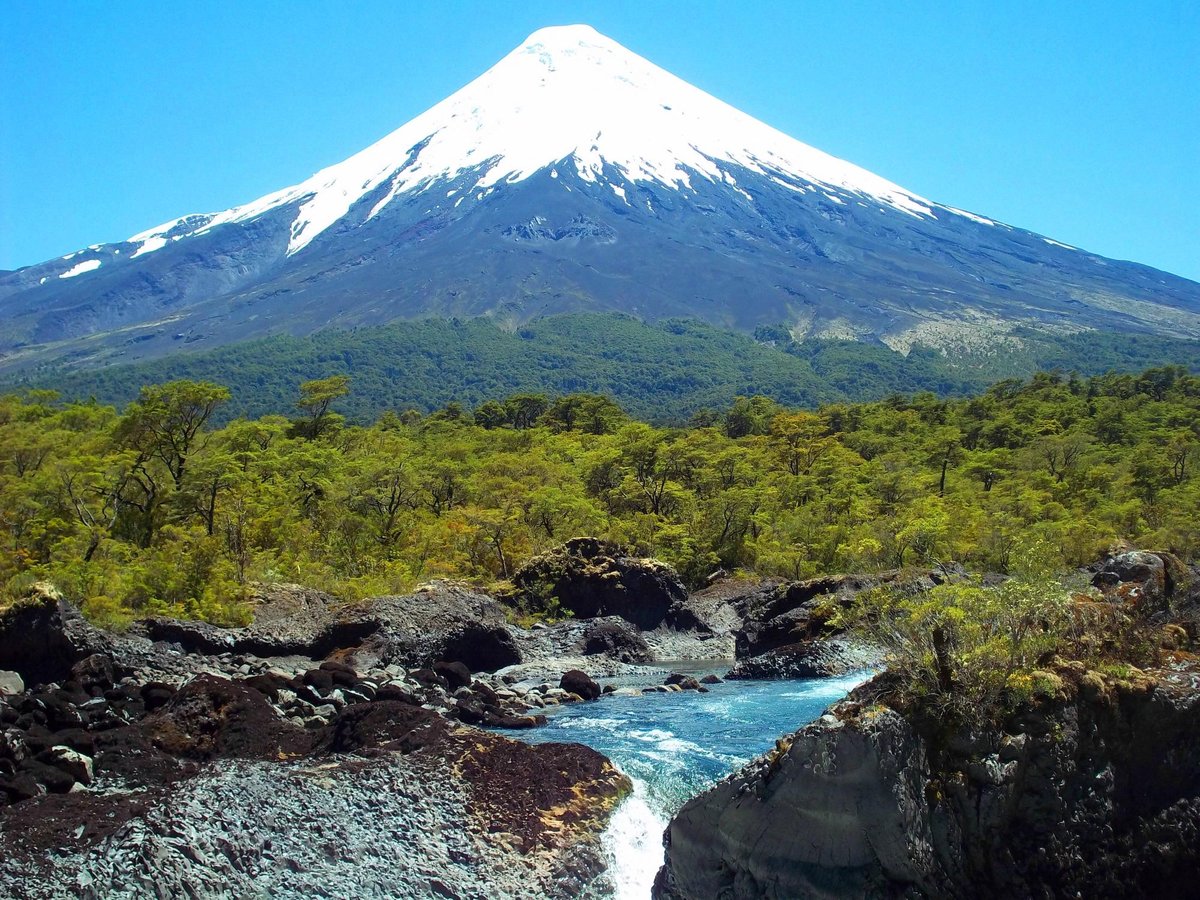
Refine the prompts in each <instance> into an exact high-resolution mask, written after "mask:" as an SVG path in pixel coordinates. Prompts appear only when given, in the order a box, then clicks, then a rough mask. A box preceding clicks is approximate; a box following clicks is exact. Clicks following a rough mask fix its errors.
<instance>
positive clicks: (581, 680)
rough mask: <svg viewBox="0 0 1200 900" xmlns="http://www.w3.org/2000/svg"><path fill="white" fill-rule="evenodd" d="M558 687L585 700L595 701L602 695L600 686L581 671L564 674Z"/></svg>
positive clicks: (573, 670) (574, 670)
mask: <svg viewBox="0 0 1200 900" xmlns="http://www.w3.org/2000/svg"><path fill="white" fill-rule="evenodd" d="M558 686H559V687H560V688H562V689H563V690H564V691H566V692H567V693H568V694H575V695H577V696H579V697H582V698H583V699H584V700H595V699H597V698H598V697H599V696H600V694H601V690H600V685H598V684H596V682H595V681H593V680H592V678H591V676H589V675H588V674H587V673H586V672H581V671H580V670H579V669H571V670H570V671H568V672H563V676H562V678H561V679H560V680H559V682H558Z"/></svg>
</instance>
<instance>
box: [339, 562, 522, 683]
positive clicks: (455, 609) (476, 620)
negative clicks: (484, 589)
mask: <svg viewBox="0 0 1200 900" xmlns="http://www.w3.org/2000/svg"><path fill="white" fill-rule="evenodd" d="M362 607H363V609H364V612H365V613H366V614H369V615H370V616H372V617H374V618H376V619H378V621H379V622H380V626H379V628H378V629H377V630H376V631H375V632H374V633H372V634H371V635H370V636H369V637H368V638H367V639H365V640H363V641H362V642H361V644H359V645H358V646H357V648H355V649H354V650H353V651H352V652H349V653H347V654H345V656H346V657H347V659H348V660H350V661H352V662H355V663H356V665H357V667H358V668H360V669H362V668H369V667H371V666H378V665H402V666H407V667H409V668H417V667H423V666H432V665H433V664H434V663H435V662H439V661H442V662H460V663H462V664H463V665H465V666H466V667H467V668H468V669H470V670H471V671H472V672H495V671H496V670H497V669H502V668H504V667H505V666H511V665H515V664H517V663H519V662H521V651H520V649H519V648H518V647H517V644H516V641H515V640H514V639H513V636H512V634H511V633H510V632H509V629H508V622H507V618H506V617H505V615H504V608H503V607H502V606H501V605H500V604H499V603H497V602H496V601H495V600H493V599H492V598H491V597H488V596H485V595H484V594H479V593H476V592H474V591H471V590H469V589H467V588H464V587H460V586H458V585H454V584H446V583H441V582H438V583H434V584H430V585H425V586H422V587H420V588H418V589H417V590H416V591H415V592H414V593H412V594H410V595H408V596H403V597H376V598H374V599H371V600H369V601H364V603H363V604H362Z"/></svg>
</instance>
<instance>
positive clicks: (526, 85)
mask: <svg viewBox="0 0 1200 900" xmlns="http://www.w3.org/2000/svg"><path fill="white" fill-rule="evenodd" d="M567 160H569V161H571V162H572V163H573V164H574V168H575V171H576V173H577V174H578V175H579V177H580V178H582V179H584V180H586V181H593V182H594V181H603V180H606V175H605V168H606V167H613V168H615V169H616V170H618V171H619V172H620V173H621V175H622V176H623V177H624V178H625V179H628V180H629V181H631V182H635V183H637V182H654V183H657V184H659V185H662V186H664V187H672V188H679V189H687V188H690V187H691V186H692V179H693V178H695V177H700V178H706V179H708V180H710V181H713V182H719V183H725V184H729V185H733V186H735V187H736V181H735V179H734V178H733V177H732V175H730V173H729V170H728V169H727V168H725V169H723V168H722V167H721V165H720V164H721V163H731V164H733V165H736V166H742V167H744V168H746V169H747V170H749V171H752V172H755V173H758V174H761V175H765V176H767V177H768V178H771V179H772V180H773V181H775V183H777V184H779V185H781V186H783V187H785V188H787V189H789V190H794V191H804V190H808V189H810V188H809V187H805V186H803V185H812V186H813V187H815V188H818V189H819V187H820V186H822V185H824V186H829V187H835V188H842V189H846V190H850V191H854V192H857V193H861V194H864V195H867V196H869V197H871V198H872V199H873V200H877V201H881V202H884V203H888V204H890V205H892V206H894V207H896V208H898V209H902V210H906V211H909V212H913V213H921V214H924V215H930V214H931V212H932V211H931V206H932V204H930V203H929V201H927V200H923V199H921V198H920V197H917V196H916V195H914V194H911V193H909V192H908V191H905V190H904V189H903V188H901V187H899V186H898V185H895V184H892V183H891V182H889V181H885V180H884V179H882V178H880V177H879V176H877V175H873V174H871V173H870V172H868V171H866V170H865V169H861V168H859V167H858V166H855V165H852V164H850V163H847V162H844V161H843V160H840V159H837V158H835V157H832V156H830V155H829V154H827V153H822V152H821V151H820V150H817V149H815V148H813V147H809V146H808V145H807V144H802V143H801V142H800V141H797V140H795V139H794V138H790V137H788V136H787V135H786V134H783V133H782V132H779V131H776V130H775V129H774V128H771V127H770V126H768V125H764V124H763V123H762V122H760V121H758V120H757V119H754V118H752V117H750V116H748V115H746V114H745V113H743V112H740V111H738V110H736V109H734V108H733V107H732V106H729V105H728V104H726V103H723V102H721V101H720V100H718V99H716V98H715V97H713V96H711V95H709V94H706V93H705V92H704V91H701V90H699V89H698V88H695V87H693V86H692V85H690V84H688V83H687V82H686V81H682V80H680V79H678V78H676V77H675V76H674V75H672V74H671V73H670V72H667V71H665V70H663V69H660V68H659V67H658V66H656V65H654V64H653V63H651V62H649V61H647V60H645V59H643V58H642V57H640V56H638V55H636V54H634V53H631V52H630V51H628V50H626V49H625V48H624V47H622V46H621V45H620V44H618V43H616V42H615V41H612V40H610V39H608V38H606V37H604V36H603V35H602V34H600V33H599V32H597V31H596V30H595V29H594V28H591V27H590V26H587V25H569V26H562V27H557V28H543V29H541V30H540V31H535V32H534V33H533V34H532V35H530V36H529V38H528V40H526V41H525V43H523V44H522V45H521V46H520V47H518V48H517V49H516V50H514V51H513V52H512V53H510V54H509V55H508V56H506V57H504V59H502V60H501V61H500V62H499V63H497V64H496V65H495V66H493V67H492V68H491V69H489V70H488V71H487V72H485V73H484V74H483V75H481V76H480V77H479V78H477V79H475V81H473V82H471V83H470V84H468V85H467V86H466V87H464V88H463V89H462V90H460V91H458V92H457V93H455V94H453V95H451V96H450V97H449V98H447V99H446V100H443V101H442V102H441V103H439V104H438V105H437V106H435V107H433V108H432V109H430V110H428V111H427V112H425V113H423V114H421V115H419V116H417V117H416V118H415V119H413V120H412V121H410V122H409V123H408V124H406V125H404V126H402V127H401V128H398V129H397V130H395V131H393V132H392V133H391V134H389V135H388V136H387V137H385V138H383V139H382V140H380V141H378V142H376V143H374V144H372V145H371V146H370V147H368V148H367V149H365V150H363V151H362V152H360V153H356V154H355V155H354V156H352V157H350V158H349V159H347V160H345V161H344V162H340V163H338V164H337V165H334V166H330V167H329V168H327V169H322V170H321V171H320V172H317V173H316V174H315V175H313V176H312V177H311V178H309V179H308V180H307V181H304V182H302V183H301V184H298V185H295V186H294V187H290V188H285V189H284V190H282V191H277V192H275V193H273V194H268V195H267V196H265V197H262V198H260V199H258V200H255V201H254V202H252V203H248V204H246V205H245V206H238V207H235V208H234V209H230V210H227V211H226V212H223V213H219V214H217V215H214V216H211V217H209V216H203V217H187V218H193V219H199V220H200V221H199V222H198V224H197V227H195V228H193V229H190V230H189V231H178V226H179V225H180V224H181V223H183V222H185V221H186V220H177V221H174V222H168V223H166V224H165V225H160V226H158V228H155V229H151V230H150V231H148V232H144V233H143V234H139V235H135V236H134V237H132V238H130V241H131V242H136V241H139V240H141V241H145V242H146V243H147V244H155V245H157V242H158V241H160V240H162V237H161V235H162V234H163V233H164V232H166V231H169V230H172V229H174V230H176V231H177V232H178V233H177V234H176V235H175V237H182V236H184V234H187V233H192V234H194V233H196V232H197V231H201V230H203V231H208V230H211V229H213V228H215V227H218V226H220V225H223V224H225V223H227V222H244V221H247V220H249V219H252V218H255V217H256V216H259V215H262V214H263V213H264V212H267V211H268V210H271V209H274V208H276V207H279V206H284V205H287V204H292V203H298V204H299V205H298V207H297V209H296V217H295V219H294V220H293V221H292V228H291V239H290V240H289V242H288V253H289V254H290V253H295V252H296V251H297V250H300V249H302V248H304V247H306V246H307V245H308V244H309V243H311V242H312V240H313V239H314V238H315V237H316V236H317V235H319V234H320V233H321V232H323V231H324V230H325V229H327V228H329V227H330V226H331V225H333V224H334V223H335V222H337V221H338V220H340V219H341V218H342V217H343V216H345V215H346V213H347V212H348V211H349V210H350V207H352V206H353V205H354V204H355V203H356V202H357V201H359V200H360V199H362V198H363V197H364V196H366V195H368V194H370V193H372V192H373V191H376V190H384V191H385V193H384V194H383V196H382V197H380V198H379V199H378V200H377V201H375V202H374V203H373V204H372V206H371V209H370V212H369V213H368V216H367V217H368V218H371V217H373V216H375V215H377V214H378V213H379V211H380V210H382V209H383V208H384V207H385V206H387V205H388V203H390V202H391V201H393V200H394V199H395V198H396V197H398V196H400V195H402V194H406V193H413V192H420V191H423V190H428V189H431V188H432V187H434V186H435V185H437V184H440V183H442V182H444V181H446V180H449V179H454V178H456V177H458V176H459V175H462V174H464V173H471V174H472V177H471V178H470V179H469V180H468V182H467V183H466V186H465V187H463V188H461V189H460V191H459V192H457V193H461V194H463V195H467V196H469V195H471V194H475V195H476V199H477V200H481V199H483V198H484V197H486V196H487V194H488V193H490V192H491V191H492V190H493V189H494V188H495V187H496V186H497V185H498V184H500V183H502V182H503V183H507V184H512V183H514V182H518V181H522V180H524V179H526V178H528V177H529V176H530V175H533V174H534V173H536V172H540V171H542V170H544V169H546V168H548V167H551V166H554V165H555V164H557V163H562V162H564V161H567ZM610 187H612V189H613V190H614V191H615V192H616V194H617V195H618V196H619V197H621V199H622V200H625V201H626V202H628V198H627V197H625V196H624V191H623V190H622V189H621V188H620V187H619V186H618V185H616V184H615V183H610ZM462 199H463V198H462V197H461V196H460V197H459V198H458V199H457V200H456V201H455V205H458V204H459V203H461V202H462Z"/></svg>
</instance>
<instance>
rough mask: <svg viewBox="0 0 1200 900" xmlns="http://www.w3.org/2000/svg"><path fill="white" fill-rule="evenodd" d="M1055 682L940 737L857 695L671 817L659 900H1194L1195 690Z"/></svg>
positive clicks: (1174, 683)
mask: <svg viewBox="0 0 1200 900" xmlns="http://www.w3.org/2000/svg"><path fill="white" fill-rule="evenodd" d="M1062 674H1063V675H1064V678H1065V679H1066V688H1065V691H1064V694H1063V696H1061V697H1059V698H1057V699H1055V700H1047V701H1046V702H1045V703H1042V704H1040V705H1039V706H1036V707H1029V708H1025V709H1023V710H1021V711H1018V713H1016V714H1014V715H1013V716H1012V717H1011V718H1010V719H1009V721H1007V722H1005V723H1004V724H1003V727H999V728H994V729H993V728H976V729H974V730H971V729H959V730H956V731H954V732H952V733H950V734H948V735H947V734H941V735H940V736H938V737H936V738H935V737H934V735H935V733H936V731H935V730H930V731H929V733H928V734H926V733H925V730H924V729H922V730H921V731H920V732H919V731H918V730H917V729H916V728H915V727H914V726H913V724H912V721H911V720H910V719H909V718H907V717H905V716H903V715H901V714H900V713H898V712H896V711H894V710H892V709H890V708H887V707H886V706H879V705H869V704H868V703H866V702H859V701H858V700H857V699H856V698H869V697H870V696H872V693H871V692H872V691H875V690H877V689H876V688H875V687H873V686H872V685H867V686H864V687H863V688H861V689H859V691H858V692H856V694H855V695H852V697H851V699H850V700H849V701H846V702H843V703H842V704H840V705H839V706H838V707H835V709H834V714H833V715H826V716H824V717H822V718H821V719H820V720H818V721H817V722H815V723H813V724H812V725H809V726H808V727H806V728H804V729H801V730H800V731H799V732H797V733H796V734H795V735H793V736H792V737H791V738H790V739H787V740H785V741H781V742H780V744H779V746H778V748H777V750H776V751H775V752H774V753H771V754H768V755H767V756H765V757H762V758H760V759H758V760H756V761H755V762H754V763H752V764H750V765H749V766H747V767H746V768H744V769H742V770H741V771H740V772H738V773H736V774H735V775H733V776H731V777H730V778H728V779H726V780H725V781H723V782H721V783H720V784H718V785H716V786H715V787H713V788H712V789H710V790H709V791H707V792H705V793H704V794H701V795H700V796H699V797H696V798H694V799H693V800H691V801H689V802H688V803H687V804H685V805H684V807H683V809H682V810H680V812H679V814H678V815H677V816H676V817H675V818H674V819H673V820H672V821H671V824H670V826H669V828H668V830H667V833H666V837H665V842H666V845H667V860H666V865H665V866H664V867H663V869H662V870H661V871H660V873H659V876H658V879H657V882H656V885H655V896H656V897H659V898H709V897H722V898H752V897H754V898H759V897H770V898H793V900H801V898H817V897H821V898H825V897H864V898H865V897H965V896H972V897H997V898H999V897H1030V896H1033V897H1049V896H1114V897H1115V896H1146V897H1183V896H1191V895H1192V891H1193V889H1194V883H1193V881H1194V875H1193V873H1194V871H1195V867H1196V865H1197V864H1198V863H1200V846H1198V845H1197V843H1196V841H1195V840H1194V838H1193V837H1192V836H1193V835H1195V834H1196V833H1197V829H1200V692H1198V691H1197V688H1196V685H1195V684H1191V683H1190V682H1189V683H1186V686H1182V687H1181V686H1180V684H1179V683H1178V680H1176V679H1173V678H1171V677H1165V678H1162V679H1161V680H1157V681H1155V680H1152V679H1143V680H1141V681H1139V682H1136V683H1132V684H1131V683H1127V682H1106V681H1105V680H1104V679H1102V678H1100V677H1099V676H1097V675H1096V673H1086V674H1082V670H1081V669H1077V670H1069V671H1065V672H1063V673H1062ZM1072 679H1074V680H1072ZM1184 681H1185V682H1187V680H1186V679H1184Z"/></svg>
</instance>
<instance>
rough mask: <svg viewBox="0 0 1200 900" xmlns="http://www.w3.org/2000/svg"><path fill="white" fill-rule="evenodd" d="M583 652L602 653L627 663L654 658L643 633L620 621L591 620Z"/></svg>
mask: <svg viewBox="0 0 1200 900" xmlns="http://www.w3.org/2000/svg"><path fill="white" fill-rule="evenodd" d="M583 653H584V655H585V656H594V655H595V654H597V653H602V654H604V655H605V656H608V657H611V658H612V659H616V660H619V661H620V662H626V663H644V662H649V661H650V660H652V659H653V658H654V656H653V654H652V653H651V652H650V647H649V645H648V644H647V643H646V639H645V638H644V637H642V635H641V633H640V632H639V631H638V630H637V629H636V628H633V627H630V626H629V625H626V624H624V623H623V622H620V621H614V620H611V619H610V620H608V621H600V622H589V623H588V625H587V628H586V629H585V630H584V632H583Z"/></svg>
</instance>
